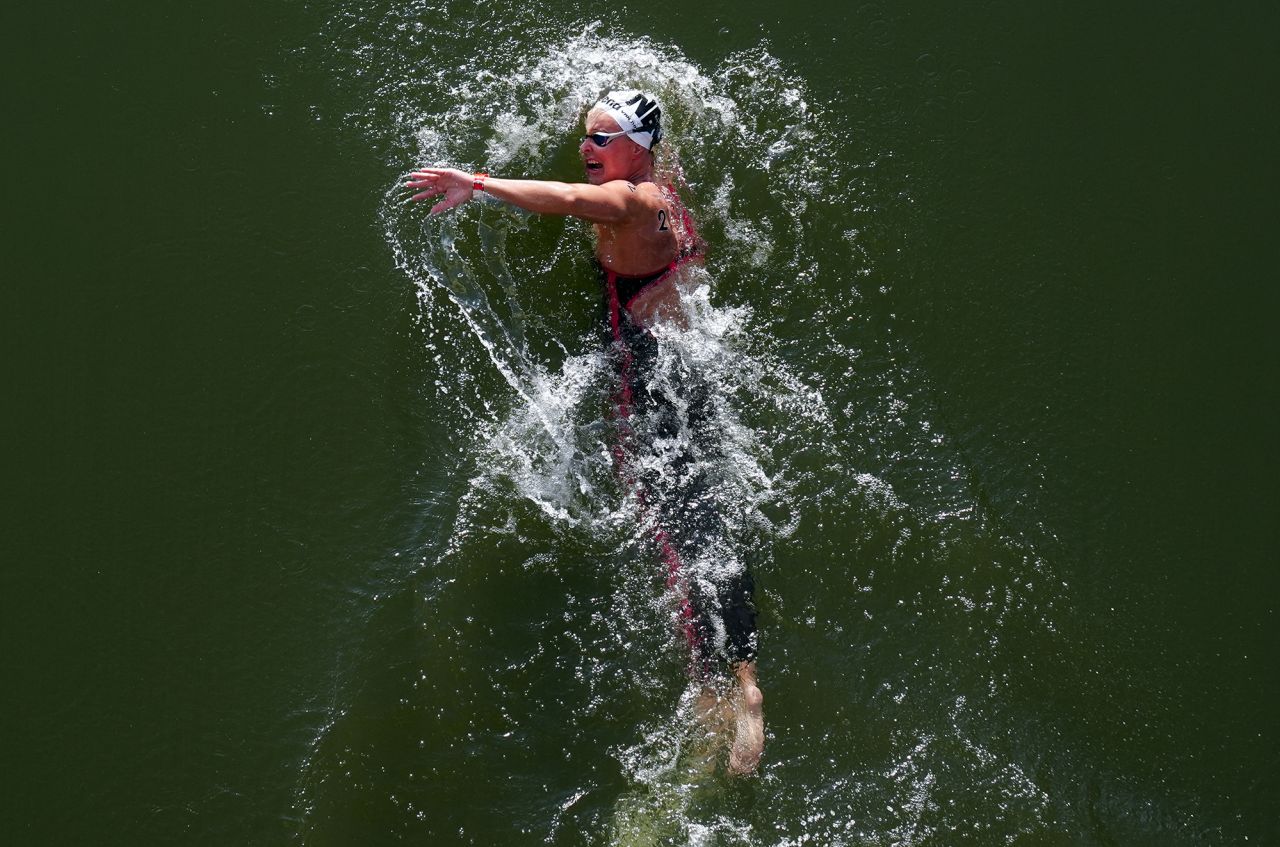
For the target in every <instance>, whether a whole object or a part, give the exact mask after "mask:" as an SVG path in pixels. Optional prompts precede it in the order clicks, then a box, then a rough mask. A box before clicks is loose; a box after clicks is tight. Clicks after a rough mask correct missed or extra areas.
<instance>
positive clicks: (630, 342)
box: [600, 254, 756, 679]
mask: <svg viewBox="0 0 1280 847" xmlns="http://www.w3.org/2000/svg"><path fill="white" fill-rule="evenodd" d="M691 258H693V256H692V255H689V254H682V255H681V256H678V257H677V258H676V259H675V260H674V261H673V262H671V264H670V265H668V266H667V267H666V268H665V269H664V270H662V271H660V272H658V273H656V274H653V275H652V276H648V277H624V276H619V275H618V274H617V273H615V272H613V271H610V270H607V269H605V268H603V267H602V268H601V269H600V270H601V277H602V279H603V282H604V288H605V305H606V310H607V313H608V325H609V331H610V341H611V342H612V347H613V351H614V354H615V355H616V357H617V365H618V372H619V384H618V388H617V391H616V392H615V394H614V398H613V401H614V417H615V418H616V419H617V420H618V421H619V424H620V426H619V430H620V433H619V434H620V438H619V439H618V443H616V444H615V445H614V448H613V454H614V462H615V467H616V468H617V469H618V472H619V475H620V476H621V477H622V479H623V482H624V484H625V485H627V487H628V488H629V489H631V490H633V491H635V492H636V494H637V498H638V500H639V502H640V509H641V512H642V516H644V517H646V518H651V519H652V520H651V523H652V525H653V530H652V540H653V542H654V544H655V546H656V547H657V548H658V553H659V556H660V558H661V559H662V562H663V564H664V565H665V566H666V571H667V574H666V584H667V588H668V589H671V590H673V591H674V592H675V593H676V596H677V597H678V598H679V610H678V612H677V618H678V623H679V625H680V628H681V630H682V631H683V633H684V637H685V640H686V641H687V642H688V644H689V647H690V652H691V661H690V669H691V671H692V672H693V673H694V674H695V675H697V676H698V677H700V678H702V679H706V678H707V677H708V676H709V675H710V674H711V672H712V659H713V657H715V656H719V657H720V658H721V659H723V660H724V661H727V662H729V663H730V664H736V663H739V662H749V661H754V659H755V653H756V624H755V611H754V609H753V608H752V602H751V601H752V594H753V591H754V584H753V581H752V578H751V572H750V571H749V570H747V569H746V568H745V566H744V567H742V568H740V569H738V570H737V572H736V573H735V574H734V575H732V576H731V577H728V578H721V579H719V580H709V579H706V578H701V579H699V578H697V575H695V574H691V573H690V570H689V568H688V567H686V563H687V562H693V561H696V560H697V559H698V557H699V556H703V555H706V554H708V553H710V552H711V551H712V550H713V549H714V548H715V546H717V545H720V546H723V544H724V541H725V540H727V539H728V537H729V536H730V534H731V533H730V529H729V526H728V524H727V523H726V521H725V519H724V517H723V515H722V514H721V511H720V510H719V509H718V508H717V507H716V497H715V491H714V485H713V483H712V481H711V480H710V479H709V478H708V474H707V455H708V454H711V455H712V456H714V455H715V454H716V453H717V452H718V451H717V449H716V444H715V443H714V442H715V438H714V433H712V432H710V430H711V429H712V427H710V426H708V423H709V422H710V420H711V417H710V415H709V408H708V407H709V405H710V403H711V399H712V397H711V391H710V388H709V386H707V385H706V384H705V383H703V382H701V380H700V379H699V378H698V376H697V375H696V374H692V375H687V376H685V377H684V378H682V380H681V384H680V386H679V392H680V394H681V398H680V399H681V401H682V402H681V403H680V404H679V405H680V406H681V408H679V409H678V408H677V407H676V406H677V404H676V403H673V402H672V400H671V398H670V397H668V396H666V394H665V393H663V392H655V391H650V390H649V389H648V388H647V386H646V379H647V377H649V376H651V375H652V374H653V369H654V366H655V364H656V363H657V340H656V339H655V338H654V337H653V335H652V334H651V333H650V332H649V331H648V330H647V329H646V328H645V327H643V326H642V325H641V324H639V323H638V322H637V321H636V320H635V318H634V316H633V315H632V314H631V312H630V306H631V304H632V303H633V302H634V301H635V299H636V297H637V296H639V294H640V293H641V292H642V291H644V290H646V289H647V288H649V287H650V286H653V285H657V284H659V283H661V282H663V281H665V280H666V279H668V278H669V277H670V276H671V274H673V273H674V272H675V271H676V269H677V268H678V267H680V265H682V264H683V263H684V262H685V261H688V260H689V259H691ZM639 425H643V426H639ZM640 428H643V429H644V430H645V434H646V435H648V436H651V437H650V438H647V439H646V441H649V442H651V443H657V442H661V443H662V444H663V445H672V444H674V445H678V447H677V453H676V455H675V456H674V457H673V458H669V459H667V461H666V462H665V467H664V472H658V471H650V472H648V473H637V471H636V468H637V467H638V466H639V463H637V462H635V461H628V459H629V456H634V455H635V452H636V451H637V449H638V448H639V447H640V445H638V444H637V443H636V442H637V441H638V439H637V438H636V430H637V429H640ZM682 429H683V430H685V434H684V435H683V436H682V434H681V430H682ZM700 435H701V436H702V437H699V436H700ZM691 441H696V442H698V443H696V444H694V443H691ZM695 450H696V451H697V452H698V453H700V454H702V457H703V458H702V460H701V461H700V462H699V461H697V460H696V459H695V456H694V455H693V451H695ZM721 638H723V643H720V642H721Z"/></svg>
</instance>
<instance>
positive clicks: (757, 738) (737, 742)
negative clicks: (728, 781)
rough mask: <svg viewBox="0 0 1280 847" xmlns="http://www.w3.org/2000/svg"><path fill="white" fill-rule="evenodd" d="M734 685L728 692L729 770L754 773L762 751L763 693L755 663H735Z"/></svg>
mask: <svg viewBox="0 0 1280 847" xmlns="http://www.w3.org/2000/svg"><path fill="white" fill-rule="evenodd" d="M733 674H734V676H736V677H737V685H735V686H734V687H733V691H732V693H731V694H730V695H729V699H730V702H731V703H732V705H733V719H734V735H733V746H732V747H731V748H729V772H730V773H734V774H738V775H746V774H750V773H754V772H755V770H756V768H757V767H758V766H759V764H760V756H761V754H762V753H764V695H763V694H761V693H760V686H759V685H758V684H757V683H756V663H755V662H740V663H738V664H737V665H734V668H733Z"/></svg>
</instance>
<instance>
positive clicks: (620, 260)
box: [594, 182, 680, 277]
mask: <svg viewBox="0 0 1280 847" xmlns="http://www.w3.org/2000/svg"><path fill="white" fill-rule="evenodd" d="M627 187H628V188H629V189H630V190H631V191H632V192H633V193H634V201H635V202H636V203H637V205H638V206H639V207H640V208H639V209H638V211H637V212H636V214H634V215H631V216H629V217H628V219H627V220H625V221H622V222H620V223H615V224H603V223H597V224H595V225H594V226H595V229H596V258H597V259H599V260H600V264H601V265H603V266H604V267H605V268H607V269H609V270H611V271H613V272H614V273H617V274H621V275H622V276H634V277H639V276H649V275H651V274H655V273H658V272H659V271H661V270H663V269H664V268H666V266H667V265H669V264H671V262H672V261H674V260H675V258H676V254H677V253H678V252H679V250H680V243H679V240H678V239H677V237H676V230H675V221H674V220H673V219H672V209H671V206H670V204H669V203H668V202H667V198H666V196H665V195H664V194H663V192H662V189H660V188H658V186H657V185H655V184H654V183H652V182H641V183H640V184H638V185H635V184H631V183H628V184H627Z"/></svg>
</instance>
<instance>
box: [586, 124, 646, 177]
mask: <svg viewBox="0 0 1280 847" xmlns="http://www.w3.org/2000/svg"><path fill="white" fill-rule="evenodd" d="M583 127H584V128H585V130H586V134H587V135H592V134H596V133H599V134H603V135H608V134H610V133H614V132H618V131H620V130H621V129H622V127H620V126H618V122H617V121H615V120H614V119H613V118H611V117H609V116H608V115H607V114H605V113H603V112H591V113H589V114H588V115H587V120H586V123H585V124H584V125H583ZM637 151H641V152H646V151H645V150H644V148H643V147H641V146H640V145H639V144H636V143H635V142H634V141H632V140H631V139H630V138H628V137H627V136H625V135H619V136H616V137H614V138H611V139H609V140H608V141H607V142H606V143H605V145H604V146H603V147H602V146H600V145H599V144H597V143H596V142H594V141H592V140H591V139H590V138H584V139H583V140H582V143H581V144H579V145H578V155H580V156H582V163H583V165H585V166H586V169H587V182H589V183H591V184H592V185H602V184H604V183H606V182H611V181H613V180H615V179H626V178H627V177H629V176H631V171H632V168H633V167H634V160H635V158H636V152H637Z"/></svg>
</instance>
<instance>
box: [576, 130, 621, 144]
mask: <svg viewBox="0 0 1280 847" xmlns="http://www.w3.org/2000/svg"><path fill="white" fill-rule="evenodd" d="M630 131H631V130H629V129H624V130H619V131H618V132H589V133H587V134H586V135H584V136H582V140H583V141H590V142H591V143H592V144H594V145H595V146H597V147H608V146H609V142H610V141H613V139H615V138H617V137H618V136H619V135H626V134H627V133H629V132H630Z"/></svg>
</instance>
